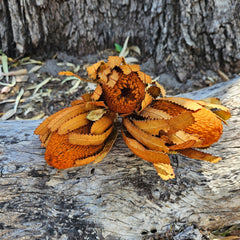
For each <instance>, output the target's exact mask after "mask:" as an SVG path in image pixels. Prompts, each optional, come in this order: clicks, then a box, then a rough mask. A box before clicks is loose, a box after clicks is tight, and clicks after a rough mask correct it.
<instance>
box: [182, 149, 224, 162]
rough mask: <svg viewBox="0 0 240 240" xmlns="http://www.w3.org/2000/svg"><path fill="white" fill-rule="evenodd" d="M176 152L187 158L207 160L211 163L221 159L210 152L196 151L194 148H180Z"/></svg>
mask: <svg viewBox="0 0 240 240" xmlns="http://www.w3.org/2000/svg"><path fill="white" fill-rule="evenodd" d="M177 152H178V153H180V154H182V155H184V156H186V157H189V158H194V159H197V160H203V161H208V162H211V163H217V162H219V161H220V160H221V158H220V157H216V156H213V155H211V154H208V153H204V152H201V151H198V150H196V149H180V150H177Z"/></svg>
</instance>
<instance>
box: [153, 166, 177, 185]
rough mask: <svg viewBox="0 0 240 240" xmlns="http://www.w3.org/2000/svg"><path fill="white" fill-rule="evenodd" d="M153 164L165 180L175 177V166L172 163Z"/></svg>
mask: <svg viewBox="0 0 240 240" xmlns="http://www.w3.org/2000/svg"><path fill="white" fill-rule="evenodd" d="M153 165H154V167H155V169H156V171H157V173H158V176H160V177H161V178H162V179H163V180H165V181H166V180H169V179H172V178H175V174H174V171H173V168H172V166H171V165H170V164H165V163H154V164H153Z"/></svg>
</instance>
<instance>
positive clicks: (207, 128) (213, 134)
mask: <svg viewBox="0 0 240 240" xmlns="http://www.w3.org/2000/svg"><path fill="white" fill-rule="evenodd" d="M179 99H181V100H183V101H185V103H186V104H189V107H187V106H186V107H184V104H185V103H184V102H182V103H181V102H178V98H165V99H162V100H161V99H159V100H158V101H156V102H155V103H154V104H153V108H155V109H158V110H162V111H165V112H166V113H168V114H169V115H171V116H172V117H175V116H177V115H179V114H183V113H186V112H189V113H191V114H192V116H193V118H194V123H193V124H191V125H189V126H188V127H186V128H185V129H184V131H185V132H186V133H188V134H191V135H194V136H197V137H198V138H199V139H200V140H201V141H199V142H196V143H195V144H194V146H193V147H209V146H210V145H212V144H213V143H215V142H217V141H218V140H219V138H220V137H221V135H222V130H223V126H222V122H221V120H220V119H219V118H218V117H217V116H216V115H215V114H214V113H213V112H212V111H211V110H209V109H207V108H205V107H202V106H201V105H200V104H198V103H197V101H194V100H191V99H183V98H179ZM174 100H176V102H174ZM180 104H182V106H181V105H180ZM194 105H196V106H195V107H194Z"/></svg>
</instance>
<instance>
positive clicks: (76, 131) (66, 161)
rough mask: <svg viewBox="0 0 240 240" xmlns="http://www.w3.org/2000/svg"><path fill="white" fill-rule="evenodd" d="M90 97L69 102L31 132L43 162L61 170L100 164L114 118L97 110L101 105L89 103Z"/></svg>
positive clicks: (86, 96)
mask: <svg viewBox="0 0 240 240" xmlns="http://www.w3.org/2000/svg"><path fill="white" fill-rule="evenodd" d="M90 97H91V95H90V94H86V95H84V96H83V99H82V100H76V101H73V102H72V106H71V107H68V108H65V109H63V110H61V111H59V112H57V113H55V114H53V115H51V116H50V117H48V118H47V119H46V120H44V121H43V122H42V123H41V124H40V125H39V126H38V127H37V129H36V130H35V134H37V135H39V137H40V140H41V142H42V146H44V147H46V152H45V160H46V162H47V163H48V164H49V165H50V166H52V167H55V168H58V169H65V168H70V167H76V166H81V165H84V164H87V163H90V162H92V161H97V162H99V161H101V160H102V158H103V157H104V156H105V155H106V153H107V152H108V151H109V150H110V148H111V146H112V144H113V142H114V140H115V137H114V136H115V135H116V134H115V131H114V128H113V122H114V119H115V117H116V114H115V113H113V112H111V111H110V110H107V109H105V108H102V107H101V102H92V101H89V98H90Z"/></svg>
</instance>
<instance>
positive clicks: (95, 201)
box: [0, 78, 240, 240]
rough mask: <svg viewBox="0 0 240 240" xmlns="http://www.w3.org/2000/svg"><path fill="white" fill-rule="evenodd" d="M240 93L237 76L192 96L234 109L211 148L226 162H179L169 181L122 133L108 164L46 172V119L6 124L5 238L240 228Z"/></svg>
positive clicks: (1, 184)
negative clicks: (41, 129)
mask: <svg viewBox="0 0 240 240" xmlns="http://www.w3.org/2000/svg"><path fill="white" fill-rule="evenodd" d="M239 91H240V79H239V78H235V79H233V80H231V81H229V82H224V83H221V84H218V85H215V86H213V87H211V88H206V89H202V90H200V91H197V92H195V93H194V94H193V95H194V97H195V98H198V97H200V98H203V97H209V96H218V97H220V98H221V99H222V102H223V103H224V104H225V105H226V106H228V107H229V108H231V112H232V118H231V119H230V121H229V122H228V123H229V125H228V126H226V127H225V128H224V133H223V136H222V138H221V140H220V141H219V142H218V143H216V144H214V146H212V147H211V149H209V152H211V153H213V154H217V155H219V156H221V157H222V158H223V160H222V161H220V162H219V163H217V164H210V163H208V162H203V161H197V160H192V159H187V158H184V157H181V156H173V157H172V164H173V166H174V170H175V174H176V178H175V179H173V180H170V181H162V180H161V179H160V178H159V177H158V176H157V174H156V172H155V170H154V167H153V166H152V165H151V164H150V163H148V162H146V161H144V160H141V159H139V158H137V157H135V156H134V155H132V153H131V152H130V150H128V148H127V147H126V145H125V144H124V141H123V140H122V138H121V136H120V135H119V137H118V139H117V141H116V143H115V145H114V147H113V149H112V150H111V152H110V153H109V154H108V155H107V157H106V158H105V159H104V160H103V161H102V162H101V163H99V164H96V165H93V164H89V165H86V166H83V167H78V168H72V169H67V170H61V171H59V170H56V169H53V168H51V167H49V166H47V164H46V163H45V161H44V157H43V154H44V149H42V148H41V147H40V141H39V140H38V137H37V136H35V135H34V134H33V130H34V129H35V128H36V126H37V125H38V124H39V123H40V122H41V121H2V122H0V143H1V147H0V152H1V153H0V174H1V178H0V189H1V191H0V229H1V231H0V239H127V240H130V239H141V238H142V237H145V239H147V237H150V236H151V235H152V234H151V231H152V232H153V231H157V232H156V233H155V235H157V234H160V233H162V232H164V231H168V230H169V229H170V228H171V226H172V227H173V226H178V227H181V226H182V225H184V224H193V223H196V224H197V226H198V227H199V228H203V229H213V228H216V227H219V226H221V227H223V226H225V225H231V224H236V223H239V222H240V211H239V210H240V174H239V171H240V170H239V169H240V161H239V160H240V151H239V149H240V145H239V143H240V137H239V136H240V121H239V118H240V115H239V107H240V98H239ZM186 96H192V93H189V94H186ZM195 239H196V238H195Z"/></svg>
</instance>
